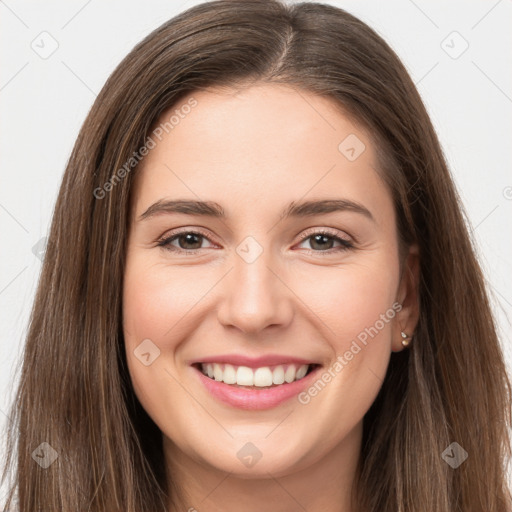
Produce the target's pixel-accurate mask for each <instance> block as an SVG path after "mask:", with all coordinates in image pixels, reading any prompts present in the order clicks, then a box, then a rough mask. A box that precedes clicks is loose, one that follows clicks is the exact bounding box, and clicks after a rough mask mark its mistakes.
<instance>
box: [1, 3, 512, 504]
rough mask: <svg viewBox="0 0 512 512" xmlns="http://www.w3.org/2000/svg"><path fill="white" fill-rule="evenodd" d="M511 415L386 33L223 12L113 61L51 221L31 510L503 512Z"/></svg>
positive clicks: (29, 381)
mask: <svg viewBox="0 0 512 512" xmlns="http://www.w3.org/2000/svg"><path fill="white" fill-rule="evenodd" d="M189 244H192V246H190V245H189ZM36 362H37V364H36ZM510 391H511V388H510V381H509V378H508V376H507V373H506V370H505V366H504V361H503V355H502V352H501V350H500V345H499V342H498V339H497V335H496V328H495V325H494V321H493V318H492V314H491V310H490V307H489V302H488V299H487V295H486V290H485V286H484V280H483V277H482V274H481V271H480V268H479V266H478V263H477V261H476V258H475V254H474V251H473V249H472V246H471V241H470V238H469V234H468V230H467V228H466V226H465V223H464V217H463V214H462V208H461V205H460V203H459V199H458V196H457V194H456V191H455V188H454V185H453V182H452V180H451V177H450V174H449V172H448V169H447V166H446V163H445V160H444V157H443V154H442V151H441V148H440V145H439V142H438V139H437V137H436V134H435V132H434V130H433V127H432V124H431V122H430V120H429V118H428V115H427V113H426V111H425V108H424V106H423V104H422V101H421V99H420V97H419V95H418V92H417V91H416V89H415V87H414V85H413V83H412V81H411V79H410V78H409V76H408V74H407V72H406V71H405V69H404V67H403V65H402V64H401V63H400V61H399V59H398V58H397V56H396V55H395V54H394V53H393V51H392V50H391V49H390V48H389V46H388V45H387V44H386V43H385V42H384V41H383V40H382V39H381V38H380V37H379V36H378V35H377V34H376V33H375V32H374V31H373V30H371V29H370V28H369V27H368V26H366V25H365V24H364V23H362V22H361V21H359V20H358V19H356V18H354V17H353V16H351V15H349V14H348V13H346V12H345V11H343V10H341V9H337V8H334V7H330V6H327V5H321V4H316V3H304V4H296V5H291V6H286V5H284V4H282V3H279V2H277V1H274V0H272V1H267V2H260V1H241V0H240V1H233V0H227V1H226V0H221V1H217V2H209V3H204V4H201V5H198V6H196V7H194V8H192V9H189V10H188V11H186V12H184V13H183V14H181V15H179V16H177V17H176V18H174V19H172V20H170V21H169V22H167V23H165V24H164V25H162V26H161V27H160V28H158V29H157V30H156V31H154V32H153V33H152V34H150V35H149V36H148V37H147V38H146V39H145V40H144V41H142V42H141V43H140V44H139V45H138V46H136V47H135V48H134V50H133V51H132V52H131V53H130V54H129V55H128V56H127V57H126V58H125V59H124V60H123V62H122V63H121V64H120V65H119V66H118V68H117V69H116V70H115V71H114V73H113V74H112V76H111V77H110V78H109V80H108V81H107V83H106V85H105V86H104V88H103V90H102V91H101V93H100V94H99V95H98V98H97V100H96V102H95V104H94V106H93V108H92V110H91V112H90V113H89V115H88V117H87V119H86V121H85V123H84V126H83V128H82V130H81V132H80V134H79V137H78V140H77V142H76V145H75V148H74V150H73V153H72V155H71V158H70V161H69V163H68V167H67V169H66V173H65V176H64V179H63V183H62V187H61V190H60V194H59V198H58V201H57V205H56V209H55V214H54V220H53V224H52V228H51V233H50V236H49V242H48V248H47V251H46V256H45V261H44V266H43V270H42V276H41V280H40V283H39V288H38V292H37V296H36V300H35V304H34V309H33V313H32V318H31V323H30V329H29V333H28V336H27V342H26V349H25V354H24V363H23V371H22V376H21V381H20V386H19V390H18V396H17V402H16V404H15V405H14V409H13V418H14V423H13V425H16V426H17V427H18V430H16V429H15V427H14V426H13V427H12V430H11V438H10V439H11V452H10V453H11V457H10V460H8V461H7V467H9V466H10V465H12V466H13V467H14V468H15V469H16V473H15V480H14V488H13V490H16V491H17V495H18V501H19V510H20V511H22V512H25V511H34V510H38V509H41V510H61V511H77V510H89V511H109V512H110V511H137V512H140V511H152V512H153V511H156V510H162V511H173V512H174V511H177V510H189V511H192V510H199V511H201V510H204V511H217V510H223V511H224V512H226V511H228V512H229V511H232V510H235V509H236V510H240V509H243V510H245V511H250V512H251V511H256V510H258V511H259V510H272V511H274V510H276V511H277V510H280V511H283V510H285V511H295V510H308V511H311V512H315V511H319V510H339V511H340V512H341V511H344V512H345V511H349V510H350V511H372V512H374V511H375V512H377V511H379V512H382V511H389V512H391V511H396V510H400V511H407V512H420V511H421V512H424V511H427V510H428V511H434V510H435V511H444V512H448V511H454V510H461V511H469V510H471V511H474V510H481V511H486V512H504V511H510V510H511V497H510V491H509V489H507V485H506V473H505V466H506V462H507V457H510V439H509V433H508V428H509V427H510V423H511V421H510V420H511V411H510ZM15 448H16V449H17V455H16V458H15V457H14V455H13V454H14V449H15ZM13 499H14V495H12V496H11V500H13ZM10 505H11V503H8V504H7V508H8V507H9V506H10Z"/></svg>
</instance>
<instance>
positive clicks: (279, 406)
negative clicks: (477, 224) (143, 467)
mask: <svg viewBox="0 0 512 512" xmlns="http://www.w3.org/2000/svg"><path fill="white" fill-rule="evenodd" d="M187 104H188V105H193V108H184V107H183V108H181V109H180V105H182V106H183V105H187ZM180 105H177V106H175V107H173V109H172V112H171V111H170V112H167V113H166V114H165V115H164V116H163V117H162V121H163V122H165V121H167V120H168V119H169V117H170V115H172V113H173V112H174V111H175V110H176V109H178V111H179V112H181V115H180V116H177V117H176V118H175V122H174V123H173V124H172V126H171V127H170V125H167V132H168V133H166V131H165V130H162V129H160V130H159V131H157V132H154V133H157V135H156V136H152V138H153V140H154V142H155V144H154V145H153V144H151V146H152V149H150V151H149V154H148V155H147V156H146V157H145V158H144V160H143V161H142V163H141V166H139V169H137V172H138V175H137V179H136V182H135V185H134V191H133V204H132V219H131V226H130V232H129V241H128V253H127V264H126V271H125V282H124V290H123V294H124V297H123V322H124V335H125V347H126V356H127V361H128V367H129V372H130V375H131V379H132V382H133V385H134V389H135V392H136V394H137V397H138V399H139V400H140V402H141V404H142V406H143V407H144V408H145V410H146V411H147V412H148V414H149V415H150V416H151V418H152V419H153V420H154V421H155V423H156V424H157V425H158V427H159V428H160V429H161V431H162V433H163V436H164V446H165V448H166V453H167V455H171V456H172V457H176V458H178V459H181V460H186V459H188V460H193V461H195V463H197V464H200V465H201V467H203V468H216V469H218V470H222V471H226V472H231V473H234V474H238V475H240V476H242V477H244V478H251V477H252V476H258V475H260V476H261V475H265V474H267V473H269V472H270V473H272V474H273V475H275V476H279V475H285V474H287V473H289V472H293V471H300V470H304V469H306V468H308V467H312V466H313V465H314V464H316V463H318V462H320V461H321V460H322V459H324V458H327V457H330V456H332V454H341V453H348V452H350V450H353V451H355V450H358V449H359V445H358V443H359V441H360V435H361V426H362V420H363V416H364V414H365V413H366V412H367V410H368V409H369V407H370V406H371V404H372V402H373V401H374V399H375V397H376V395H377V393H378V391H379V389H380V387H381V385H382V381H383V378H384V376H385V373H386V369H387V366H388V362H389V358H390V354H391V352H392V351H398V350H400V349H401V338H400V331H401V330H404V331H406V332H407V331H409V332H410V331H411V329H412V327H413V325H412V324H413V323H414V318H413V317H414V314H413V308H412V306H409V304H411V303H412V302H413V300H412V299H411V296H413V295H414V291H411V290H412V285H411V284H410V280H409V279H408V277H407V276H408V275H410V272H407V268H408V265H409V261H411V260H410V258H412V256H410V257H409V259H408V260H407V261H406V262H405V267H404V268H405V269H406V272H404V273H403V274H402V273H401V271H400V262H399V250H398V236H397V230H396V219H395V214H394V207H393V202H392V199H391V194H390V191H389V190H388V188H387V187H386V185H385V184H384V182H383V180H382V179H381V177H380V175H379V171H378V162H377V160H376V153H375V148H374V145H373V143H372V141H371V140H370V137H369V135H368V134H367V133H366V132H365V131H363V130H362V128H360V127H358V126H356V125H354V124H352V123H351V122H350V121H349V119H348V118H347V117H346V116H344V115H343V114H342V113H341V111H340V110H339V109H337V108H336V107H335V105H334V104H333V103H332V102H331V101H330V100H328V99H326V98H321V97H319V96H316V95H313V94H310V93H307V92H305V91H300V93H299V92H298V91H297V90H295V89H292V88H288V87H286V86H282V85H255V86H251V87H250V88H247V89H243V90H240V91H233V90H231V91H227V90H220V89H210V90H208V91H202V92H198V93H194V94H192V95H191V96H190V97H188V98H185V99H184V100H183V102H182V103H181V104H180ZM184 112H186V114H184ZM176 119H179V122H176ZM157 130H158V129H157ZM159 139H161V140H159ZM153 146H154V147H153ZM196 202H199V203H201V202H204V203H207V204H206V205H204V204H203V205H201V204H196ZM411 254H412V251H411ZM305 372H307V373H306V374H305ZM205 374H206V375H205Z"/></svg>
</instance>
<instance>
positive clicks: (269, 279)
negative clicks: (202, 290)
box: [217, 251, 294, 334]
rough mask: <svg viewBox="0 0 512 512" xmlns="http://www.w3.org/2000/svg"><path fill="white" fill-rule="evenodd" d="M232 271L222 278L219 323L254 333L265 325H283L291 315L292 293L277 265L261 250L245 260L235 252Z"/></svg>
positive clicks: (289, 320) (287, 323)
mask: <svg viewBox="0 0 512 512" xmlns="http://www.w3.org/2000/svg"><path fill="white" fill-rule="evenodd" d="M233 266H234V268H233V270H232V271H231V272H229V274H228V275H227V276H226V278H225V280H224V285H223V286H224V287H225V288H224V290H223V292H224V293H223V294H222V296H223V300H222V302H221V304H220V306H219V308H218V312H217V316H218V320H219V322H220V323H221V324H222V325H223V326H225V327H227V326H233V327H236V328H237V329H239V330H240V331H242V332H243V333H245V334H257V333H259V332H260V331H262V330H263V329H265V328H266V327H270V326H274V328H277V327H286V326H287V325H289V324H290V322H291V320H292V318H293V311H294V309H293V293H292V291H291V290H290V288H289V287H288V286H287V285H286V279H285V278H284V277H285V276H283V275H280V272H279V271H278V270H276V269H278V268H279V265H278V264H277V263H276V261H275V259H272V258H271V257H270V256H269V255H268V254H267V252H266V251H264V252H263V253H262V254H261V255H260V256H259V257H258V258H257V259H256V260H255V261H253V262H250V263H249V262H247V261H245V260H244V259H243V258H242V257H240V256H239V255H238V254H236V253H235V254H234V261H233Z"/></svg>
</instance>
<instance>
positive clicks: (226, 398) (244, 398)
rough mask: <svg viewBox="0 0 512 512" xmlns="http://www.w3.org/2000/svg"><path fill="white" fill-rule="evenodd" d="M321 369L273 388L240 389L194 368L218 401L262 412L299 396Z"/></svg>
mask: <svg viewBox="0 0 512 512" xmlns="http://www.w3.org/2000/svg"><path fill="white" fill-rule="evenodd" d="M319 368H320V367H316V368H314V369H313V370H312V371H311V372H310V373H308V375H306V376H305V377H303V378H302V379H300V380H296V381H294V382H291V383H290V384H288V383H285V384H281V385H279V386H275V387H273V388H257V387H255V388H253V389H249V388H239V387H236V386H232V385H230V384H225V383H224V382H220V381H216V380H213V379H210V377H207V376H206V375H204V373H202V372H201V371H200V370H199V369H198V368H194V370H195V371H196V373H197V374H198V375H199V379H200V381H201V382H202V383H203V385H204V386H205V388H206V389H207V390H208V391H209V392H210V394H211V395H213V396H214V397H215V398H217V399H218V400H221V401H222V402H224V403H226V404H229V405H231V406H233V407H238V408H239V409H249V410H262V409H271V408H272V407H276V406H278V405H280V404H282V403H283V402H286V401H287V400H290V398H293V397H294V396H297V395H298V394H299V393H300V392H301V391H303V390H304V388H306V387H308V386H309V385H310V383H311V382H312V380H313V379H314V378H315V375H316V373H317V371H318V370H319Z"/></svg>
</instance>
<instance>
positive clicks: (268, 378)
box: [201, 363, 309, 387]
mask: <svg viewBox="0 0 512 512" xmlns="http://www.w3.org/2000/svg"><path fill="white" fill-rule="evenodd" d="M308 368H309V365H308V364H303V365H301V366H298V365H295V364H289V365H279V366H275V367H272V368H270V367H269V366H262V367H261V368H254V369H253V368H249V367H248V366H233V365H231V364H217V363H206V364H205V363H202V364H201V370H202V372H203V373H204V374H205V375H208V377H210V378H213V379H215V380H217V381H222V382H224V383H225V384H238V385H239V386H257V387H265V386H272V384H283V383H284V382H287V383H290V382H293V381H295V380H299V379H302V377H304V375H306V373H307V372H308Z"/></svg>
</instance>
